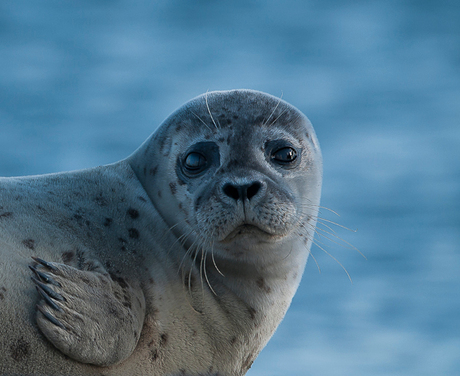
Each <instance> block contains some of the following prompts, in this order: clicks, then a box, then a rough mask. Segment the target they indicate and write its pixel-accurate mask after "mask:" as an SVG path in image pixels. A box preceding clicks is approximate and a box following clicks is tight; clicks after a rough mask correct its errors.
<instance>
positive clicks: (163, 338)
mask: <svg viewBox="0 0 460 376" xmlns="http://www.w3.org/2000/svg"><path fill="white" fill-rule="evenodd" d="M167 342H168V335H167V334H166V333H163V334H162V335H161V336H160V346H166V343H167Z"/></svg>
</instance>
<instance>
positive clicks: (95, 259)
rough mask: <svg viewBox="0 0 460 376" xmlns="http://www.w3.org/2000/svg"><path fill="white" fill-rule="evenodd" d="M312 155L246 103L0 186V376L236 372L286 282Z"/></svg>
mask: <svg viewBox="0 0 460 376" xmlns="http://www.w3.org/2000/svg"><path fill="white" fill-rule="evenodd" d="M321 181H322V159H321V152H320V148H319V144H318V141H317V138H316V135H315V132H314V130H313V128H312V126H311V124H310V122H309V121H308V119H307V118H306V117H305V115H303V114H302V113H301V112H300V111H299V110H297V109H296V108H295V107H293V106H291V105H290V104H288V103H286V102H284V101H282V100H280V99H278V98H275V97H273V96H270V95H268V94H264V93H261V92H257V91H251V90H233V91H222V92H210V93H207V94H205V95H202V96H199V97H197V98H195V99H193V100H191V101H190V102H188V103H186V104H185V105H184V106H182V107H181V108H180V109H179V110H177V111H176V112H175V113H173V114H172V115H171V116H170V117H169V118H167V119H166V120H165V121H164V123H163V124H162V125H161V126H160V127H159V128H158V130H157V131H156V132H155V133H154V134H153V135H152V136H151V137H150V138H149V139H148V140H147V141H146V142H145V143H143V144H142V145H141V146H140V147H139V149H137V150H136V151H135V152H134V153H133V154H132V155H131V156H129V157H128V158H127V159H125V160H122V161H120V162H118V163H114V164H111V165H107V166H102V167H97V168H91V169H87V170H81V171H73V172H64V173H57V174H49V175H42V176H30V177H18V178H1V179H0V197H1V201H0V271H1V273H0V309H1V315H0V339H1V341H0V373H1V374H22V375H25V374H26V375H155V376H160V375H162V376H165V375H190V376H191V375H221V376H222V375H232V376H235V375H244V374H245V373H246V372H247V370H248V369H249V368H250V366H251V364H252V362H253V361H254V359H255V358H256V356H257V355H258V353H259V352H260V351H261V349H262V348H263V347H264V346H265V344H266V343H267V341H268V340H269V339H270V337H271V336H272V334H273V333H274V331H275V329H276V328H277V326H278V325H279V323H280V321H281V320H282V318H283V317H284V315H285V313H286V310H287V309H288V307H289V305H290V302H291V299H292V297H293V295H294V293H295V291H296V289H297V287H298V284H299V282H300V279H301V276H302V273H303V270H304V266H305V263H306V261H307V257H308V255H309V249H310V246H311V243H312V239H313V234H314V230H315V226H316V218H317V213H318V205H319V200H320V191H321Z"/></svg>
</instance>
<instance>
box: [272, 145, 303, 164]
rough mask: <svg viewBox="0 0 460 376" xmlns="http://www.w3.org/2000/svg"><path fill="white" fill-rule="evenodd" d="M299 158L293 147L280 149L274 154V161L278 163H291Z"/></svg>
mask: <svg viewBox="0 0 460 376" xmlns="http://www.w3.org/2000/svg"><path fill="white" fill-rule="evenodd" d="M296 158H297V152H296V151H295V149H293V148H291V147H285V148H281V149H278V150H277V151H275V152H274V153H273V154H272V159H274V160H275V161H276V162H278V163H291V162H294V161H295V159H296Z"/></svg>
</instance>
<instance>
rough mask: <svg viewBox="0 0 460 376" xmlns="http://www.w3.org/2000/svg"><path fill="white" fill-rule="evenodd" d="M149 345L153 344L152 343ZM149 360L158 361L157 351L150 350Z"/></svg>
mask: <svg viewBox="0 0 460 376" xmlns="http://www.w3.org/2000/svg"><path fill="white" fill-rule="evenodd" d="M151 343H153V341H152V342H151ZM150 359H152V361H155V360H157V359H158V350H157V349H155V350H152V351H151V352H150Z"/></svg>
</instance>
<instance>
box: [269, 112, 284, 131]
mask: <svg viewBox="0 0 460 376" xmlns="http://www.w3.org/2000/svg"><path fill="white" fill-rule="evenodd" d="M286 112H287V110H286V109H284V110H283V111H281V112H280V114H279V115H278V116H277V117H276V119H275V120H273V121H272V122H271V123H270V125H269V127H271V126H272V125H273V124H275V123H276V122H277V121H278V119H279V118H280V117H281V116H283V115H284V114H285V113H286Z"/></svg>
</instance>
